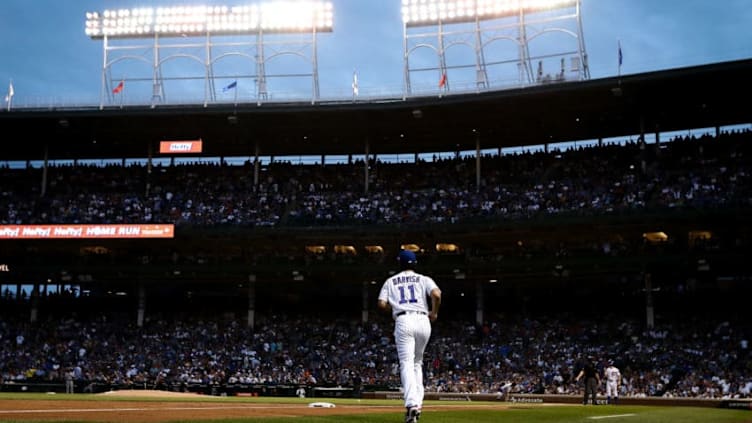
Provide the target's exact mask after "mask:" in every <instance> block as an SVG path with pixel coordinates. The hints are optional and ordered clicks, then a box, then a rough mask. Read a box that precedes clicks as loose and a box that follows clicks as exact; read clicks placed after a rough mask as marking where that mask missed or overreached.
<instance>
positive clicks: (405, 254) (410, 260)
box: [397, 250, 418, 265]
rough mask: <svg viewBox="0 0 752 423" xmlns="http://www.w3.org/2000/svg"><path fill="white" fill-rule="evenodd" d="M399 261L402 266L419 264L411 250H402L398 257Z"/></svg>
mask: <svg viewBox="0 0 752 423" xmlns="http://www.w3.org/2000/svg"><path fill="white" fill-rule="evenodd" d="M397 260H399V262H400V264H402V265H405V264H415V263H417V262H418V259H417V258H415V253H413V252H412V251H410V250H402V251H400V253H399V255H398V256H397Z"/></svg>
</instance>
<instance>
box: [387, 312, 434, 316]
mask: <svg viewBox="0 0 752 423" xmlns="http://www.w3.org/2000/svg"><path fill="white" fill-rule="evenodd" d="M403 314H422V315H424V316H425V315H427V314H428V313H426V312H425V311H400V312H399V313H397V314H395V315H394V317H400V316H402V315H403Z"/></svg>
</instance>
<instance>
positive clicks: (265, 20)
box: [86, 0, 334, 39]
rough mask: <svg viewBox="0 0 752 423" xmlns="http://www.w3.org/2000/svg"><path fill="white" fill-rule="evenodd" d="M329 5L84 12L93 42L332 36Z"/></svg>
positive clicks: (309, 0)
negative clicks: (301, 34) (252, 35)
mask: <svg viewBox="0 0 752 423" xmlns="http://www.w3.org/2000/svg"><path fill="white" fill-rule="evenodd" d="M333 20H334V14H333V8H332V3H331V2H326V1H314V0H294V1H281V2H273V3H264V4H261V5H247V6H233V7H228V6H175V7H158V8H136V9H118V10H104V11H103V12H101V13H100V12H87V13H86V35H88V36H89V37H90V38H95V39H97V38H104V37H105V36H106V37H108V38H134V37H151V36H156V35H160V36H167V37H169V36H174V37H177V36H185V35H199V36H200V35H206V34H207V33H211V34H212V35H232V34H243V33H251V32H258V31H263V32H272V33H290V32H310V31H316V32H331V31H332V29H333Z"/></svg>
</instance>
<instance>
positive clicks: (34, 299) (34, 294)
mask: <svg viewBox="0 0 752 423" xmlns="http://www.w3.org/2000/svg"><path fill="white" fill-rule="evenodd" d="M40 286H42V285H40V284H38V283H34V288H32V289H31V293H30V300H31V312H30V313H29V322H31V323H35V322H36V321H37V319H38V317H39V295H40Z"/></svg>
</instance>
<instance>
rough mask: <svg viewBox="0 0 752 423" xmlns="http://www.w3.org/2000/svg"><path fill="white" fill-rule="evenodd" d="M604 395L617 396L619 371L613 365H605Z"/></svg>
mask: <svg viewBox="0 0 752 423" xmlns="http://www.w3.org/2000/svg"><path fill="white" fill-rule="evenodd" d="M605 373H606V396H607V397H609V398H611V397H613V398H618V397H619V379H621V372H620V371H619V369H617V368H616V366H614V365H610V366H608V367H606V371H605Z"/></svg>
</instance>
